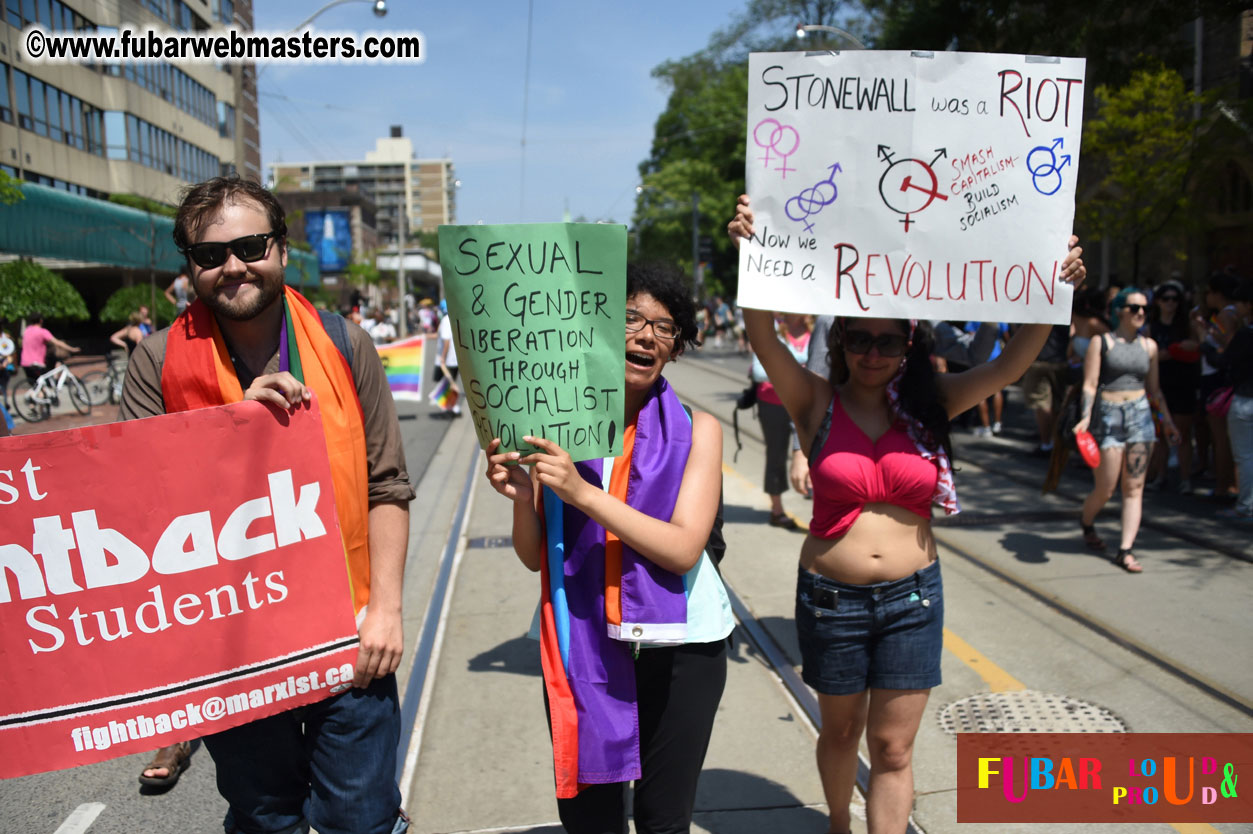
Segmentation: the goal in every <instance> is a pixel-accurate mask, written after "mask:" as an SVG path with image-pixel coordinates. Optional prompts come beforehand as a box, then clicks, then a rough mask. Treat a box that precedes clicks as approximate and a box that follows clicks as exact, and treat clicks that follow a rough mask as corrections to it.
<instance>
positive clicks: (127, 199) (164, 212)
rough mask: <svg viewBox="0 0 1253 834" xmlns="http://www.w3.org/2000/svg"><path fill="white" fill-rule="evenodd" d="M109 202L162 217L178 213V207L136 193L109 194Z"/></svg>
mask: <svg viewBox="0 0 1253 834" xmlns="http://www.w3.org/2000/svg"><path fill="white" fill-rule="evenodd" d="M109 202H110V203H117V204H118V205H119V206H128V207H129V208H133V209H139V210H140V211H146V212H148V213H149V214H156V215H160V216H162V217H173V216H174V215H175V214H177V213H178V209H176V208H175V207H174V206H167V205H166V204H165V203H159V202H157V201H156V200H152V199H149V198H147V197H141V196H139V195H138V194H111V195H109Z"/></svg>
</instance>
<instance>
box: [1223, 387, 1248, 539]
mask: <svg viewBox="0 0 1253 834" xmlns="http://www.w3.org/2000/svg"><path fill="white" fill-rule="evenodd" d="M1227 433H1228V434H1229V435H1231V457H1232V459H1233V460H1234V461H1235V463H1236V479H1237V480H1238V481H1239V482H1240V498H1239V500H1237V501H1236V512H1237V513H1239V514H1240V515H1249V516H1253V397H1237V396H1232V398H1231V408H1230V409H1229V410H1228V411H1227Z"/></svg>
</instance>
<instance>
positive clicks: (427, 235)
mask: <svg viewBox="0 0 1253 834" xmlns="http://www.w3.org/2000/svg"><path fill="white" fill-rule="evenodd" d="M413 237H415V238H417V241H418V245H419V246H421V247H422V248H423V249H425V250H426V251H428V252H431V253H433V254H432V257H433V258H434V259H435V260H437V261H438V260H439V232H438V231H427V230H425V229H423V230H421V231H419V232H418V233H417V234H416V235H413Z"/></svg>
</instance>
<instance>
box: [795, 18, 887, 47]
mask: <svg viewBox="0 0 1253 834" xmlns="http://www.w3.org/2000/svg"><path fill="white" fill-rule="evenodd" d="M809 32H830V33H831V34H833V35H839V36H841V37H844V38H847V39H848V40H849V41H850V42H852V43H853V44H856V46H854V47H853V48H854V49H869V48H870V47H868V46H866V45H865V44H864V43H862V42H861V41H860V40H858V39H857V36H856V35H854V34H852V33H851V32H846V31H844V30H843V29H841V28H839V27H838V26H827V25H826V24H823V23H798V24H796V37H797V38H799V39H800V40H804V39H805V36H806V35H807V34H808V33H809Z"/></svg>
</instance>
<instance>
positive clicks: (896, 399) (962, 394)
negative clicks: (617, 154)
mask: <svg viewBox="0 0 1253 834" xmlns="http://www.w3.org/2000/svg"><path fill="white" fill-rule="evenodd" d="M727 231H728V233H729V234H730V236H731V239H732V241H733V242H734V243H735V245H736V246H737V247H738V246H739V242H740V239H742V238H746V237H749V236H751V235H752V234H753V212H752V210H751V209H750V208H749V199H748V197H747V196H741V197H740V200H739V203H738V205H737V206H736V213H735V218H734V219H732V220H731V222H730V223H729V224H728V226H727ZM1072 245H1073V239H1072ZM1079 255H1080V250H1079V249H1078V248H1075V249H1072V250H1071V252H1070V254H1069V256H1068V257H1067V258H1066V260H1065V262H1064V265H1063V269H1062V272H1063V275H1064V276H1065V278H1066V280H1068V281H1072V282H1076V283H1077V282H1078V281H1081V280H1082V279H1083V275H1084V274H1085V270H1084V267H1083V262H1082V261H1081V260H1079ZM744 324H745V327H746V328H747V330H748V337H749V340H750V341H751V342H752V345H753V349H754V350H756V351H757V356H758V358H759V359H760V361H761V363H762V365H763V366H764V367H765V369H766V371H767V373H768V374H769V376H770V379H771V381H772V382H773V383H774V386H775V392H776V393H777V394H778V396H779V398H780V399H781V400H782V402H783V405H784V406H785V407H786V408H787V411H788V413H789V414H790V415H791V416H792V422H793V424H794V425H795V426H796V432H797V435H798V436H799V439H800V444H801V448H802V449H804V450H806V451H808V452H810V457H811V460H812V466H811V477H812V480H813V486H814V522H813V523H812V524H811V525H810V531H809V535H808V536H807V537H806V539H805V543H804V545H802V547H801V558H800V570H799V576H798V583H797V603H796V624H797V631H798V636H799V639H800V645H801V654H802V659H803V676H804V678H805V681H806V682H807V683H809V684H810V685H811V686H813V687H814V688H815V689H816V690H817V691H818V693H819V694H818V702H819V705H820V708H821V713H822V731H821V734H820V735H819V737H818V772H819V775H820V776H821V778H822V786H823V792H824V793H825V794H826V799H827V804H828V806H829V808H830V815H831V818H830V829H829V830H830V831H831V832H841V833H842V832H847V831H849V830H850V824H849V810H848V805H849V801H850V799H851V798H852V792H853V785H854V782H855V781H856V777H857V747H858V743H859V741H860V738H861V734H862V731H863V729H864V730H865V731H866V740H867V745H868V747H869V748H870V793H869V796H868V797H867V800H866V819H867V823H868V826H869V830H870V832H871V834H887V833H888V832H893V834H899V832H902V831H904V830H905V828H906V826H907V824H908V820H909V813H910V808H911V807H912V805H913V797H914V786H913V770H912V759H913V745H914V736H915V735H916V734H917V732H918V725H919V722H920V721H921V720H922V714H923V710H924V709H925V707H926V704H927V697H928V695H929V693H930V689H931V687H933V686H936V685H937V684H939V682H940V651H941V648H942V644H943V636H942V632H943V610H944V602H943V590H942V583H941V580H940V572H939V563H938V562H937V561H936V545H935V538H934V536H933V535H932V532H931V521H930V507H931V504H932V503H939V504H940V505H941V506H942V507H943V508H944V509H945V510H946V511H947V512H950V513H951V512H956V511H957V509H958V507H957V496H956V491H955V489H954V486H953V479H952V468H951V466H950V464H949V460H948V452H949V443H948V421H949V418H950V417H951V416H953V415H955V414H960V413H962V412H963V411H965V410H966V409H968V408H972V407H973V406H975V405H976V404H977V403H979V402H980V401H981V400H984V399H986V398H987V397H989V396H991V395H992V394H993V393H995V392H996V391H999V390H1001V389H1002V388H1004V387H1005V386H1006V385H1008V384H1009V383H1011V382H1013V381H1014V380H1016V379H1018V378H1019V377H1020V376H1022V374H1023V372H1024V371H1025V370H1026V369H1027V367H1028V366H1029V365H1030V364H1031V362H1032V360H1034V359H1035V357H1036V355H1037V354H1039V352H1040V349H1041V348H1042V347H1043V346H1044V341H1045V339H1046V338H1047V337H1048V333H1049V330H1050V326H1049V325H1046V324H1037V325H1026V326H1023V327H1020V328H1018V331H1017V333H1016V334H1015V335H1014V337H1013V338H1012V339H1011V340H1010V342H1009V344H1007V345H1006V346H1005V349H1004V350H1003V351H1002V352H1001V355H1000V356H999V357H997V358H996V359H994V360H992V361H990V362H987V363H985V364H982V365H978V366H976V367H974V368H971V369H970V370H968V371H965V372H963V373H956V374H945V375H937V374H936V373H935V372H934V371H933V370H932V367H931V363H930V362H929V361H928V359H929V354H930V351H931V346H932V343H933V342H932V336H931V329H930V327H929V326H928V325H927V324H926V323H921V324H918V323H915V322H912V321H904V320H896V319H852V318H849V319H836V322H835V325H834V326H833V328H832V331H831V336H830V339H829V341H828V344H829V346H830V347H829V356H830V360H831V377H830V379H822V378H821V377H819V376H816V375H815V374H812V373H810V372H808V371H807V370H806V369H805V368H804V367H803V366H802V365H801V364H800V363H799V362H797V361H796V360H795V358H793V356H792V355H791V353H790V352H789V351H788V350H787V349H786V348H785V347H784V346H783V345H782V344H780V343H779V342H778V340H777V339H775V338H774V333H773V329H772V327H771V321H770V314H769V313H766V312H762V311H760V310H745V311H744ZM828 417H829V420H830V424H829V425H830V431H829V432H827V433H826V437H825V439H824V440H822V442H821V443H816V439H817V438H818V437H819V435H820V434H822V431H821V430H822V429H823V426H824V423H825V422H827V420H828ZM815 445H818V448H817V449H816V450H815V449H813V448H812V447H814V446H815Z"/></svg>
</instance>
